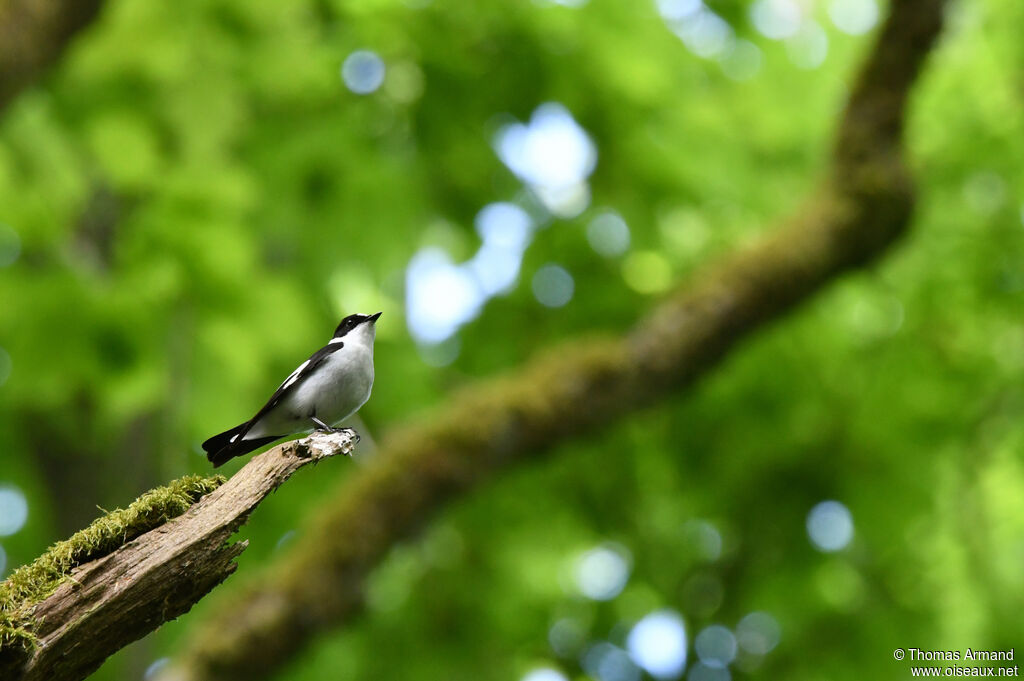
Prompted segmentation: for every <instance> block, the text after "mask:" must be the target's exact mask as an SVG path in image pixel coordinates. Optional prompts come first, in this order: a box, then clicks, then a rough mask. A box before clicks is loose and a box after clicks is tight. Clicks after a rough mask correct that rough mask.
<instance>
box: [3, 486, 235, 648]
mask: <svg viewBox="0 0 1024 681" xmlns="http://www.w3.org/2000/svg"><path fill="white" fill-rule="evenodd" d="M224 481H225V478H224V477H223V476H221V475H215V476H211V477H208V478H204V477H202V476H199V475H186V476H185V477H183V478H180V479H178V480H175V481H174V482H172V483H170V484H168V485H165V486H163V487H157V488H156V489H153V490H150V491H149V492H146V493H145V494H143V495H142V496H140V497H139V498H138V499H136V500H135V501H133V502H132V503H131V504H129V505H128V508H124V509H117V510H114V511H111V512H110V513H107V514H106V515H104V516H102V517H100V518H97V519H96V520H94V521H93V522H92V524H91V525H89V526H88V527H87V528H85V529H84V530H80V531H78V532H76V533H75V534H74V535H72V536H71V537H70V538H69V539H65V540H64V541H59V542H57V543H56V544H54V545H53V546H51V547H50V548H49V549H48V550H47V551H46V553H44V554H43V555H41V556H40V557H39V558H37V559H35V560H34V561H32V563H30V564H28V565H25V566H23V567H20V568H18V569H17V570H15V571H14V573H13V574H11V576H10V577H8V578H7V580H6V581H4V582H3V583H2V584H0V656H3V657H6V656H7V655H9V654H15V655H18V654H25V653H28V652H31V650H32V649H33V648H34V647H35V637H34V636H33V634H32V627H33V624H34V619H33V616H32V609H33V606H35V605H36V604H37V603H39V602H40V601H42V600H43V599H44V598H46V597H47V596H49V595H50V594H52V593H53V592H54V591H55V590H56V589H57V587H58V586H60V585H61V584H62V583H63V582H64V581H65V580H67V579H70V576H71V571H72V570H73V569H74V568H76V567H78V566H79V565H82V564H84V563H87V562H89V561H91V560H95V559H97V558H102V557H103V556H105V555H107V554H109V553H111V552H113V551H115V550H117V549H118V548H120V547H121V546H123V545H124V544H127V543H128V542H130V541H131V540H132V539H135V538H136V537H138V536H139V535H141V534H143V533H145V532H149V531H150V530H152V529H154V528H156V527H159V526H160V525H163V524H164V523H166V522H167V521H168V520H171V519H172V518H175V517H177V516H179V515H181V514H182V513H184V512H185V511H187V510H188V509H189V508H190V507H191V506H192V504H194V503H196V502H197V501H198V500H199V499H200V498H202V497H203V496H204V495H206V494H209V493H210V492H212V491H213V490H215V489H217V488H218V487H220V486H221V485H222V484H223V483H224Z"/></svg>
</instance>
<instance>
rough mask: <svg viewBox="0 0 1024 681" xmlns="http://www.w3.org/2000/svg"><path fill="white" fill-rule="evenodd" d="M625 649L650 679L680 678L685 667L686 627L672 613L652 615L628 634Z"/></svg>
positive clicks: (646, 617)
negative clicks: (651, 677) (653, 677)
mask: <svg viewBox="0 0 1024 681" xmlns="http://www.w3.org/2000/svg"><path fill="white" fill-rule="evenodd" d="M626 647H627V649H628V650H629V654H630V656H631V657H632V658H633V661H634V662H636V663H637V664H638V665H639V666H640V667H642V668H643V669H644V670H646V671H647V672H648V673H649V674H650V675H651V676H655V677H657V678H659V679H674V678H678V677H679V675H680V674H682V673H683V669H684V668H685V667H686V626H685V625H684V624H683V618H682V617H680V616H679V615H678V613H675V612H673V611H671V610H661V611H658V612H652V613H651V614H649V615H647V616H645V617H644V618H643V619H641V620H640V621H639V622H637V623H636V624H635V625H634V626H633V628H632V629H631V630H630V632H629V637H628V638H627V639H626Z"/></svg>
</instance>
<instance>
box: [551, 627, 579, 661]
mask: <svg viewBox="0 0 1024 681" xmlns="http://www.w3.org/2000/svg"><path fill="white" fill-rule="evenodd" d="M548 643H549V644H550V645H551V649H552V650H553V651H555V654H556V655H558V656H559V657H565V658H569V657H575V656H576V655H578V654H579V652H580V651H581V650H582V649H583V644H584V643H586V632H585V631H584V630H583V625H581V624H580V623H579V622H578V621H577V620H574V619H571V618H568V617H563V618H562V619H560V620H558V621H557V622H555V623H554V624H552V625H551V628H550V629H549V630H548Z"/></svg>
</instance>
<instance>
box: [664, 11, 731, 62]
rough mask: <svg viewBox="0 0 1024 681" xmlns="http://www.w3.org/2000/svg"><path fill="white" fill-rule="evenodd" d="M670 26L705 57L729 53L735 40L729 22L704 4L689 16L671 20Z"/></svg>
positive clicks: (690, 47) (680, 37) (699, 55)
mask: <svg viewBox="0 0 1024 681" xmlns="http://www.w3.org/2000/svg"><path fill="white" fill-rule="evenodd" d="M669 27H670V28H671V29H672V32H673V33H675V34H676V35H677V36H678V37H679V39H680V40H682V41H683V43H684V44H685V45H686V46H687V47H688V48H689V49H690V51H691V52H693V53H694V54H695V55H697V56H698V57H703V58H704V59H713V58H718V57H721V56H722V55H725V54H728V53H729V51H730V50H732V47H733V43H734V42H735V35H734V33H733V30H732V26H730V25H729V22H727V21H726V20H725V19H723V18H722V17H720V16H718V15H717V14H715V13H714V12H712V11H711V10H710V9H708V8H707V7H704V6H703V5H702V6H701V8H700V10H699V11H697V12H696V13H694V14H692V15H690V16H688V17H687V18H685V19H682V20H681V21H673V22H669Z"/></svg>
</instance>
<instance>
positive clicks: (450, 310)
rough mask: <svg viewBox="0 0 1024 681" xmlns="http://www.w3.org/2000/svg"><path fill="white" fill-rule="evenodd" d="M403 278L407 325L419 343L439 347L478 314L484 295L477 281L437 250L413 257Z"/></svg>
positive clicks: (426, 251) (424, 250)
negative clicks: (404, 279)
mask: <svg viewBox="0 0 1024 681" xmlns="http://www.w3.org/2000/svg"><path fill="white" fill-rule="evenodd" d="M405 278H406V311H405V314H406V323H407V324H408V326H409V331H410V333H412V335H413V337H414V338H415V339H416V340H417V341H419V342H421V343H440V342H441V341H443V340H445V339H447V338H448V337H449V336H451V335H452V334H454V333H455V332H456V331H457V330H458V328H459V326H461V325H462V324H465V323H466V322H467V321H469V320H471V319H473V318H474V317H476V315H477V314H478V313H479V311H480V306H481V304H482V303H483V292H482V291H481V289H480V285H479V284H478V282H477V279H476V278H475V277H474V276H473V275H472V274H471V273H470V272H469V271H467V270H466V269H464V268H460V267H458V266H456V265H453V264H452V262H451V259H450V258H449V257H448V254H447V253H445V252H444V251H443V250H441V249H439V248H426V249H423V250H422V251H420V252H419V253H417V254H416V255H414V256H413V258H412V260H411V261H410V262H409V266H408V268H407V269H406V277H405Z"/></svg>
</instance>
